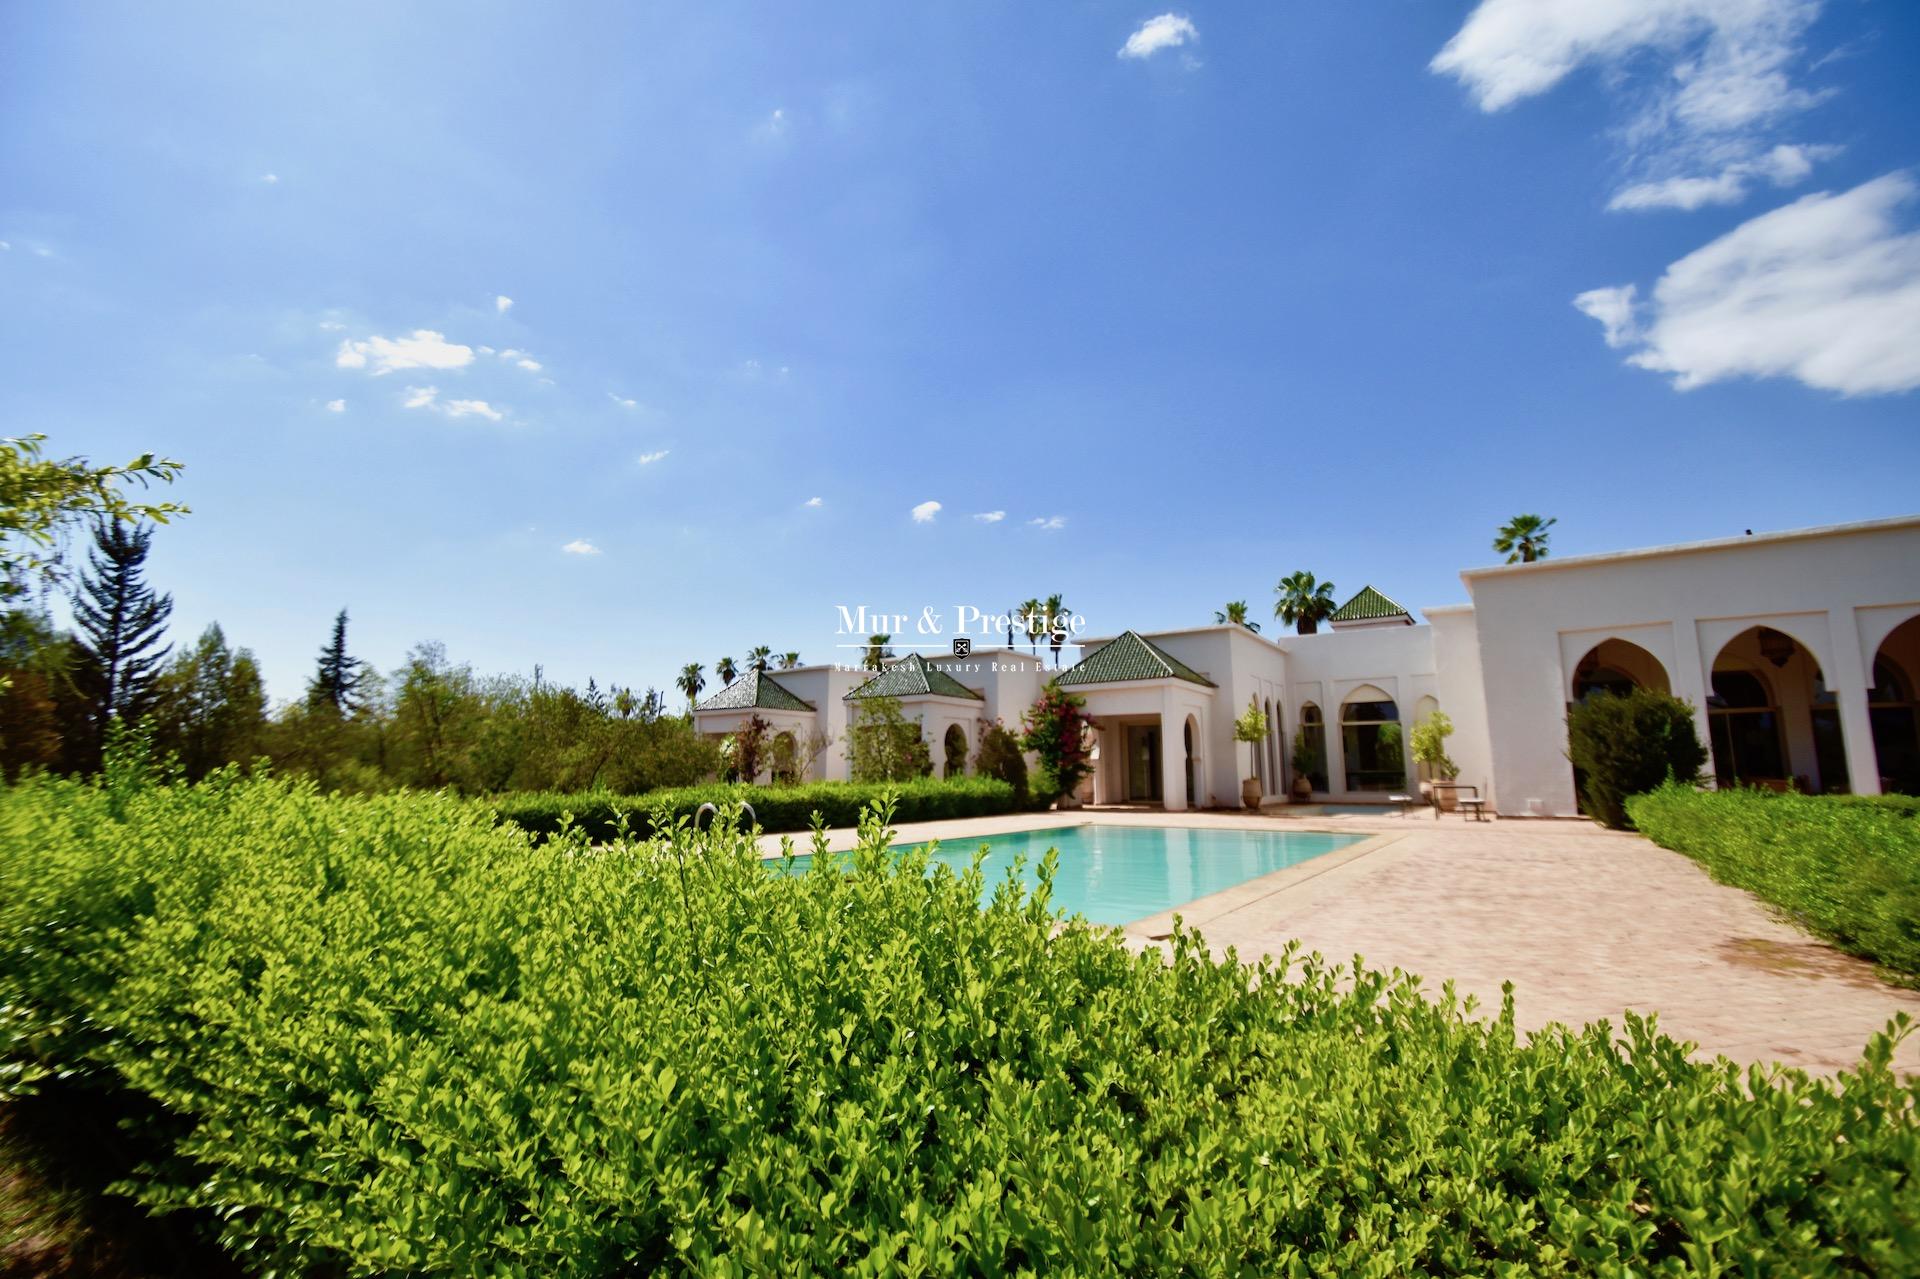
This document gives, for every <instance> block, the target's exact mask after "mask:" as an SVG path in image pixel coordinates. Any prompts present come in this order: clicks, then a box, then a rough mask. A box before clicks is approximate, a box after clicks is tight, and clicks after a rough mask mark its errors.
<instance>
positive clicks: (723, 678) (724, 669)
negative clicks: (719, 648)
mask: <svg viewBox="0 0 1920 1279" xmlns="http://www.w3.org/2000/svg"><path fill="white" fill-rule="evenodd" d="M713 673H714V674H715V675H718V676H719V677H720V682H721V683H722V684H731V683H733V680H734V677H735V676H737V675H738V674H740V668H739V667H738V666H735V665H734V664H733V659H732V658H731V657H723V658H721V659H720V660H719V661H717V662H715V663H714V664H713Z"/></svg>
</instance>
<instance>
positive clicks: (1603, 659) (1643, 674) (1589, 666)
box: [1567, 639, 1673, 702]
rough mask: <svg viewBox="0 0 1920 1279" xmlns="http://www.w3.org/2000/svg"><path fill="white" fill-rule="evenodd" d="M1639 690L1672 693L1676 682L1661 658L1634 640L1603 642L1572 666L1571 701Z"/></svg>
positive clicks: (1569, 697) (1606, 640)
mask: <svg viewBox="0 0 1920 1279" xmlns="http://www.w3.org/2000/svg"><path fill="white" fill-rule="evenodd" d="M1636 688H1651V689H1654V690H1656V691H1658V692H1662V693H1666V692H1671V691H1672V689H1673V683H1672V681H1671V680H1669V679H1668V678H1667V668H1666V667H1665V666H1662V665H1661V664H1660V659H1659V658H1657V657H1655V656H1654V655H1653V654H1652V653H1649V652H1648V651H1647V650H1646V649H1644V648H1641V647H1640V646H1639V645H1638V644H1635V643H1634V642H1633V641H1631V640H1623V639H1603V640H1601V641H1600V642H1599V643H1598V644H1595V645H1594V646H1593V647H1592V648H1590V649H1588V650H1587V651H1586V654H1585V655H1584V656H1583V657H1581V659H1580V660H1579V661H1577V662H1575V663H1574V664H1573V677H1572V688H1571V689H1570V690H1569V694H1568V699H1567V700H1568V701H1569V702H1584V701H1586V700H1587V699H1588V698H1589V697H1592V696H1593V695H1594V694H1595V693H1614V694H1620V693H1628V692H1631V691H1632V690H1634V689H1636Z"/></svg>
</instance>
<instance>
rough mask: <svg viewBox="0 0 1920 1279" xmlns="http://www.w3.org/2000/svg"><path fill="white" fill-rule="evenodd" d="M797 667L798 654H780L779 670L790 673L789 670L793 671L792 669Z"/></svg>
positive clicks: (798, 663) (798, 662)
mask: <svg viewBox="0 0 1920 1279" xmlns="http://www.w3.org/2000/svg"><path fill="white" fill-rule="evenodd" d="M798 665H800V654H798V653H782V654H780V669H781V670H783V671H790V670H792V669H793V668H794V667H796V666H798Z"/></svg>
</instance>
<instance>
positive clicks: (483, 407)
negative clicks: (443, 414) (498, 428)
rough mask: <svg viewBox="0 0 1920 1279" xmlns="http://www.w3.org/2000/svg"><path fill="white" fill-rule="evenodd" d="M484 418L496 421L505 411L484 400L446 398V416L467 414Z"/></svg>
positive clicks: (503, 415) (463, 415) (465, 415)
mask: <svg viewBox="0 0 1920 1279" xmlns="http://www.w3.org/2000/svg"><path fill="white" fill-rule="evenodd" d="M470 414H471V415H474V416H478V417H483V418H486V419H487V420H488V421H489V422H498V421H499V420H500V419H501V418H503V417H505V416H506V413H505V412H504V411H502V410H500V409H496V408H495V407H493V405H491V404H489V403H487V402H486V401H485V400H448V401H447V416H448V417H467V416H468V415H470Z"/></svg>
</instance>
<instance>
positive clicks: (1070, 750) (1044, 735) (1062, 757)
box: [1020, 683, 1096, 801]
mask: <svg viewBox="0 0 1920 1279" xmlns="http://www.w3.org/2000/svg"><path fill="white" fill-rule="evenodd" d="M1095 727H1096V724H1095V722H1094V719H1093V717H1092V716H1091V715H1089V714H1087V703H1086V700H1085V699H1084V698H1081V697H1079V696H1076V695H1075V694H1073V693H1069V692H1068V691H1067V690H1065V689H1063V688H1061V687H1060V685H1059V684H1057V683H1054V684H1048V685H1047V686H1046V688H1045V689H1043V690H1042V691H1041V693H1040V700H1039V701H1037V702H1035V703H1034V704H1033V705H1032V706H1030V707H1028V708H1027V713H1026V714H1025V715H1024V716H1022V717H1021V721H1020V728H1021V733H1020V745H1021V746H1022V747H1024V748H1025V749H1026V750H1027V751H1029V752H1031V753H1032V754H1033V756H1034V757H1035V758H1036V759H1037V760H1038V761H1039V763H1040V778H1039V782H1038V785H1037V786H1036V787H1035V794H1036V795H1037V796H1038V797H1039V798H1040V799H1043V800H1047V801H1052V800H1055V799H1058V798H1060V797H1061V796H1062V795H1067V794H1070V793H1072V791H1073V788H1074V787H1076V786H1078V785H1079V784H1080V781H1081V779H1082V778H1084V777H1085V776H1086V775H1087V774H1088V773H1089V772H1091V771H1092V770H1093V763H1092V754H1093V740H1092V738H1093V730H1094V728H1095Z"/></svg>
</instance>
